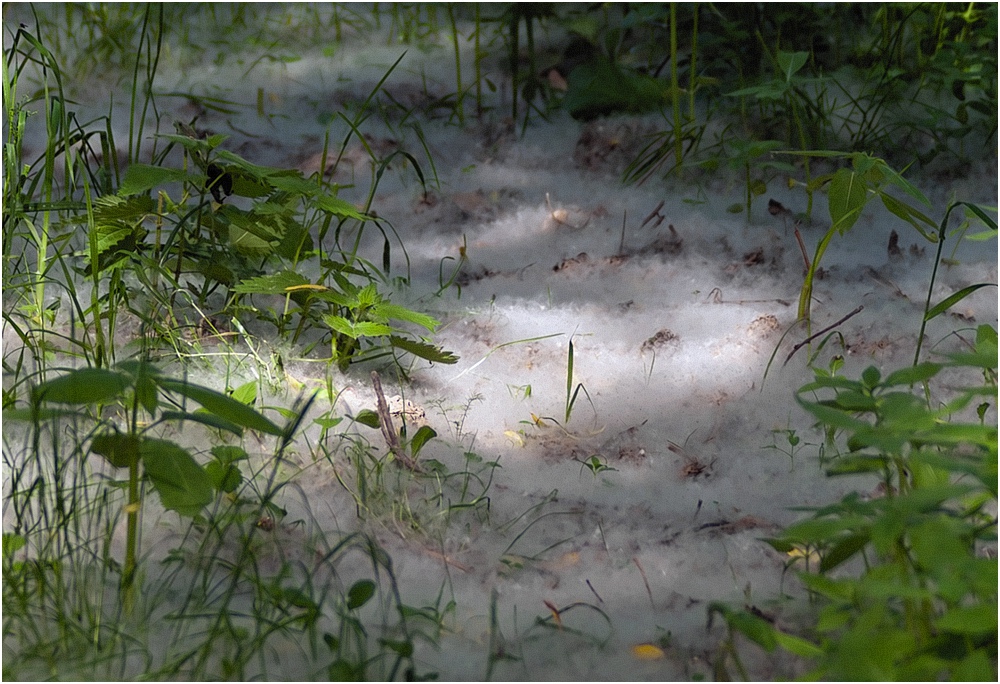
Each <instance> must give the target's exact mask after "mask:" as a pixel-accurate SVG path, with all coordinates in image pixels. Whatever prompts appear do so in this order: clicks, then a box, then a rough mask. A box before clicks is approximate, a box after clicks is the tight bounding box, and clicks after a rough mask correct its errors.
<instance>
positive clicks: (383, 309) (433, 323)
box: [376, 302, 441, 332]
mask: <svg viewBox="0 0 1000 684" xmlns="http://www.w3.org/2000/svg"><path fill="white" fill-rule="evenodd" d="M376 311H377V312H378V314H379V315H380V316H385V317H386V318H394V319H396V320H399V321H409V322H410V323H416V324H417V325H419V326H421V327H423V328H426V329H427V330H429V331H431V332H434V329H435V328H437V327H438V326H439V325H441V323H440V322H439V321H437V320H435V319H434V318H432V317H430V316H428V315H427V314H422V313H418V312H416V311H411V310H410V309H407V308H406V307H405V306H399V305H398V304H389V303H388V302H382V303H381V304H379V305H378V306H377V307H376Z"/></svg>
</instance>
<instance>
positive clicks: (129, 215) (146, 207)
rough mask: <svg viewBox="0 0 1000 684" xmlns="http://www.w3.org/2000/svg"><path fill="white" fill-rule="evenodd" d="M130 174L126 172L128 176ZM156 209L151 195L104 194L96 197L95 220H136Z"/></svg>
mask: <svg viewBox="0 0 1000 684" xmlns="http://www.w3.org/2000/svg"><path fill="white" fill-rule="evenodd" d="M127 175H128V174H127V173H126V176H127ZM155 209H156V205H155V204H154V203H153V199H152V198H151V197H147V196H145V195H142V196H138V197H121V196H119V195H102V196H101V197H96V198H94V220H95V221H97V222H103V221H109V222H110V221H136V220H139V219H141V218H143V217H144V216H145V215H146V214H151V213H152V212H153V211H154V210H155Z"/></svg>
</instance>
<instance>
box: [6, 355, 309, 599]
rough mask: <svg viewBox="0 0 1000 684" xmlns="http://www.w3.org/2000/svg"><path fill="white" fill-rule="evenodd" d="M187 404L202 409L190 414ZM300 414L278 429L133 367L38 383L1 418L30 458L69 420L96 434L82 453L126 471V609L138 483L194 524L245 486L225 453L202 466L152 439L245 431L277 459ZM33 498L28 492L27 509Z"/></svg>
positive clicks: (222, 398)
mask: <svg viewBox="0 0 1000 684" xmlns="http://www.w3.org/2000/svg"><path fill="white" fill-rule="evenodd" d="M188 402H194V403H197V404H199V405H200V408H199V409H196V410H193V409H190V408H189V406H188ZM115 407H119V408H120V409H121V410H119V411H116V410H115ZM303 413H304V409H303V410H302V411H299V412H293V413H292V415H293V419H292V420H291V421H290V423H289V425H288V426H286V427H284V428H282V427H279V426H278V425H277V424H275V423H274V422H272V421H271V420H270V419H268V418H267V417H265V416H264V415H262V414H261V413H259V412H258V411H256V410H254V409H253V408H251V407H250V406H247V405H246V404H243V403H241V402H240V401H237V400H236V399H234V398H232V397H230V396H228V395H226V394H222V393H220V392H216V391H215V390H212V389H209V388H207V387H202V386H200V385H196V384H193V383H190V382H187V381H186V380H177V379H172V378H168V377H166V376H164V375H163V374H162V373H161V372H160V371H159V370H158V369H157V368H156V367H154V366H153V365H151V364H149V363H146V362H143V361H135V360H131V361H124V362H122V363H119V364H118V365H117V366H116V367H115V368H111V369H108V368H80V369H77V370H74V371H71V372H69V373H67V374H65V375H62V376H60V377H58V378H55V379H53V380H48V381H46V382H43V383H41V384H39V385H37V386H36V387H34V388H33V389H32V391H31V399H30V404H29V406H28V407H25V408H20V409H11V410H8V411H4V418H5V419H7V420H15V421H25V422H29V423H31V424H32V426H33V438H32V439H33V446H32V452H33V453H35V454H40V453H41V451H42V449H41V443H40V440H41V431H42V426H43V424H47V423H49V422H52V423H53V424H55V423H58V422H60V421H66V420H70V419H74V420H77V421H81V422H83V423H87V422H92V423H93V424H94V427H93V428H92V430H90V432H89V446H88V448H87V450H86V452H84V453H85V454H86V453H89V454H94V455H96V456H100V457H102V458H103V459H104V460H105V461H106V462H107V463H108V464H110V465H111V466H112V468H114V469H119V470H125V471H127V480H126V481H125V482H123V483H122V484H123V486H124V487H125V489H126V492H127V495H126V496H127V499H126V501H125V504H124V511H125V515H126V521H127V531H126V542H125V558H124V563H123V564H122V573H121V589H122V593H123V598H124V600H125V605H126V606H129V605H130V604H131V602H132V600H133V598H134V588H135V582H136V569H137V565H138V560H137V559H138V533H139V515H140V512H141V510H142V507H143V501H144V495H143V489H144V484H143V483H144V482H148V483H149V485H150V486H151V487H152V489H153V491H155V492H156V493H157V495H158V496H159V499H160V502H161V503H162V505H163V507H164V508H166V509H167V510H170V511H175V512H177V513H178V514H180V515H182V516H185V517H192V518H193V517H195V516H198V515H200V514H201V513H202V511H203V509H204V508H205V507H206V506H208V505H209V504H210V503H211V502H212V501H213V500H214V499H215V497H216V495H218V494H223V493H231V492H233V491H234V490H235V489H236V488H237V487H238V486H239V484H240V482H241V481H242V474H241V473H240V472H239V467H238V465H237V464H236V463H235V461H237V460H239V459H238V458H235V459H234V458H233V457H232V454H231V453H230V452H228V451H224V450H216V451H215V452H213V453H214V455H215V460H214V461H212V462H210V463H209V464H208V465H206V466H202V465H201V464H199V463H198V462H197V461H196V460H195V458H194V456H193V455H192V454H191V452H190V451H189V450H188V449H186V448H184V447H182V446H180V445H179V444H177V443H176V442H173V441H170V440H167V439H162V438H160V437H159V436H156V435H157V434H159V433H161V432H162V431H163V429H164V426H167V425H176V426H181V425H183V423H184V422H188V421H189V422H193V423H197V424H200V425H203V426H205V427H207V428H210V429H214V430H218V431H220V432H228V433H231V434H233V435H236V436H242V435H243V431H244V430H245V429H250V430H256V431H259V432H261V433H264V434H269V435H273V436H276V437H278V438H279V439H280V442H281V446H280V449H279V451H280V450H282V449H284V448H285V446H287V444H288V443H289V441H290V440H291V436H292V434H293V433H294V431H295V429H296V428H297V426H298V423H299V420H300V418H301V415H302V414H303ZM14 496H15V498H16V497H17V492H16V491H15V493H14ZM30 496H31V491H30V490H29V491H28V492H26V493H25V497H27V498H26V499H25V501H28V500H30ZM20 520H21V516H20V515H17V514H15V536H16V535H18V534H19V533H18V532H16V529H17V528H18V527H19V526H20V525H19V523H20ZM25 541H26V540H25ZM22 543H23V542H22Z"/></svg>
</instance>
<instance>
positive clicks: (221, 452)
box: [210, 444, 250, 465]
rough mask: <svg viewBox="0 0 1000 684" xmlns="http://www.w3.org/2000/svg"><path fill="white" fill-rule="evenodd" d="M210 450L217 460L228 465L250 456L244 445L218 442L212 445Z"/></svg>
mask: <svg viewBox="0 0 1000 684" xmlns="http://www.w3.org/2000/svg"><path fill="white" fill-rule="evenodd" d="M210 451H211V454H212V456H214V457H215V458H216V460H218V461H219V462H220V463H223V464H226V465H229V464H230V463H234V462H236V461H245V460H246V459H248V458H250V456H249V455H248V454H247V452H246V451H245V450H244V449H243V448H242V447H238V446H229V445H224V444H217V445H216V446H214V447H212V448H211V450H210Z"/></svg>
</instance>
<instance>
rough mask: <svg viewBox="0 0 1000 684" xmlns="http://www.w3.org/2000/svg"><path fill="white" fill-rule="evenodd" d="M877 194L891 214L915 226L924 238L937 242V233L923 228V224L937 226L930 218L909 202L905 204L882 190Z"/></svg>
mask: <svg viewBox="0 0 1000 684" xmlns="http://www.w3.org/2000/svg"><path fill="white" fill-rule="evenodd" d="M878 196H879V198H880V199H881V200H882V204H883V205H885V208H886V209H888V210H889V211H891V212H892V213H893V214H895V215H896V216H898V217H899V218H901V219H903V220H904V221H906V222H907V223H909V224H910V225H911V226H913V227H914V228H916V229H917V231H918V232H919V233H920V234H921V235H923V236H924V238H925V239H927V240H929V241H930V242H937V239H938V238H937V235H936V234H934V233H928V232H927V230H926V229H925V228H924V225H927V226H930V227H931V229H932V230H933V229H935V228H937V226H936V225H935V223H934V222H933V221H932V220H931V219H929V218H927V217H926V216H924V214H922V213H921V212H919V211H917V210H916V209H914V208H913V207H911V206H910V205H909V204H906V203H905V202H900V201H899V200H898V199H896V198H895V197H893V196H892V195H890V194H888V193H885V192H882V191H881V190H880V191H879V193H878ZM921 224H924V225H921Z"/></svg>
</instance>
